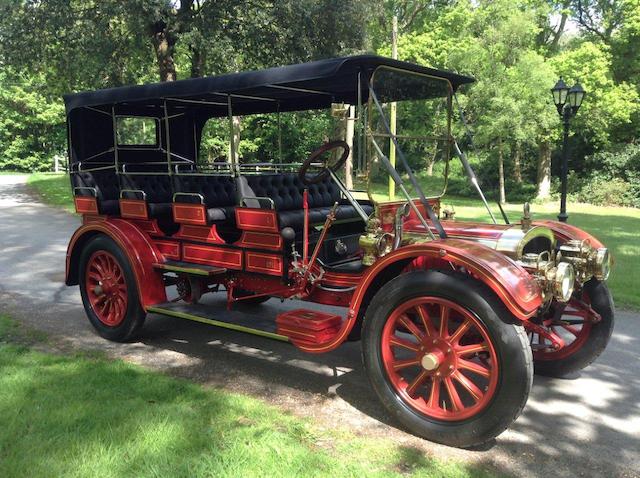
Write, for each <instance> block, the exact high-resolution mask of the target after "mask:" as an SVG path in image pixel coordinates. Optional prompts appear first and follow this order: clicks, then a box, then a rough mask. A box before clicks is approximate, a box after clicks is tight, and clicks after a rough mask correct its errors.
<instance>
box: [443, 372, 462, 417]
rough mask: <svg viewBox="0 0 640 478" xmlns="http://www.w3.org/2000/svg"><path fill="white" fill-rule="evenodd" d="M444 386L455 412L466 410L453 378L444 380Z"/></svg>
mask: <svg viewBox="0 0 640 478" xmlns="http://www.w3.org/2000/svg"><path fill="white" fill-rule="evenodd" d="M444 386H445V387H446V389H447V394H448V395H449V398H450V399H451V406H452V407H453V411H454V412H458V411H460V410H462V409H463V408H464V404H463V403H462V400H461V399H460V394H459V393H458V391H457V390H456V386H455V384H454V383H453V380H452V379H451V377H446V378H445V379H444Z"/></svg>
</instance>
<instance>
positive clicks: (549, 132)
mask: <svg viewBox="0 0 640 478" xmlns="http://www.w3.org/2000/svg"><path fill="white" fill-rule="evenodd" d="M394 15H396V16H397V17H398V28H399V42H398V51H399V58H400V59H402V60H408V61H414V62H417V63H420V64H424V65H427V66H432V67H436V68H445V69H450V70H454V71H457V72H460V73H464V74H469V75H471V76H474V77H476V78H477V80H478V81H477V82H476V83H475V84H474V85H472V86H470V87H465V88H464V89H463V90H462V91H461V92H460V94H459V96H458V100H459V103H460V105H461V106H462V108H463V111H464V113H465V116H466V119H467V120H468V122H469V126H470V129H471V131H472V136H473V150H472V154H471V158H472V161H473V162H474V163H475V165H476V168H477V169H478V172H479V176H480V178H481V181H482V182H483V183H484V185H485V186H487V187H488V188H489V189H492V190H494V191H495V192H496V195H497V196H498V197H501V196H502V197H504V196H506V198H515V197H519V196H522V195H524V196H527V197H529V196H532V195H535V194H538V195H540V196H542V197H544V196H546V195H548V194H549V193H550V192H552V191H553V188H551V186H552V185H551V183H550V177H551V172H552V171H555V170H556V168H557V167H558V165H557V164H556V163H557V162H556V161H555V159H557V156H556V155H552V151H555V150H557V144H558V141H559V139H560V138H559V133H560V120H559V118H558V115H557V113H556V111H555V108H554V106H553V104H552V101H551V95H550V93H549V89H550V88H551V86H553V84H554V83H555V81H556V79H557V78H558V77H559V76H560V75H562V76H563V78H564V79H565V81H566V82H567V83H568V84H573V82H576V81H579V82H580V83H581V84H582V85H583V86H584V88H585V89H586V90H587V91H588V93H587V97H586V100H585V102H584V104H583V106H582V108H581V110H580V111H579V113H578V115H577V116H576V118H575V119H574V120H573V122H572V131H573V136H572V156H571V164H570V167H571V169H572V171H573V173H572V174H573V177H574V178H575V179H574V180H573V182H572V185H573V186H572V187H573V188H574V192H575V193H576V194H579V193H580V188H582V187H583V186H582V185H584V184H586V182H588V181H590V180H592V179H594V178H595V177H596V176H597V177H598V178H600V179H601V180H606V178H613V177H616V178H618V179H620V180H622V181H627V182H628V181H631V179H630V178H631V176H629V175H628V174H627V175H625V174H624V172H623V171H622V169H616V165H621V164H624V165H625V166H624V168H626V169H627V170H634V171H635V170H640V165H635V166H634V163H633V161H637V158H638V155H637V154H635V152H632V153H630V152H629V151H631V150H633V148H634V147H635V146H634V145H635V144H636V143H637V141H638V131H640V59H639V58H640V57H639V56H638V54H637V52H638V50H639V48H640V0H617V1H615V2H612V1H609V0H492V1H488V0H480V1H475V0H430V1H424V0H358V1H353V2H341V1H338V0H279V1H275V0H234V1H231V0H130V1H126V2H122V1H117V0H101V1H98V0H3V1H2V2H0V67H1V72H0V105H1V106H2V108H1V109H0V169H22V170H46V169H50V167H51V164H52V158H53V157H54V155H62V154H64V150H65V147H66V141H65V130H64V116H63V115H64V111H63V108H62V105H61V98H60V97H61V95H62V94H63V93H67V92H71V91H81V90H89V89H97V88H105V87H111V86H120V85H126V84H136V83H138V84H139V83H145V82H153V81H172V80H175V79H181V78H188V77H198V76H206V75H214V74H220V73H225V72H231V71H240V70H245V69H259V68H265V67H269V66H276V65H282V64H288V63H296V62H303V61H309V60H314V59H320V58H327V57H331V56H338V55H346V54H353V53H364V52H375V53H379V54H383V55H390V52H391V46H390V39H391V32H390V30H391V23H392V21H391V20H392V17H393V16H394ZM456 116H457V113H456ZM306 119H307V120H309V121H311V123H308V122H307V123H305V124H304V125H303V124H302V123H300V122H299V121H300V120H299V119H296V118H293V117H292V118H287V119H285V120H284V122H285V123H286V124H285V125H284V126H286V127H284V128H283V130H282V131H283V133H282V137H280V138H277V141H279V142H280V144H282V145H287V148H286V150H287V151H288V152H290V153H291V154H294V153H293V152H295V154H304V151H305V149H306V148H308V147H310V146H309V145H310V144H311V140H309V138H310V137H312V136H313V137H314V138H315V137H316V136H318V135H319V134H320V133H319V132H320V131H321V130H322V128H326V127H327V125H328V124H329V123H330V122H329V121H328V120H327V118H326V117H325V116H323V115H322V114H309V115H308V117H307V118H306ZM458 119H459V118H458ZM276 126H277V125H276V124H275V123H273V121H270V120H269V119H268V118H264V117H255V118H251V119H247V120H246V121H245V122H243V125H242V128H243V130H245V132H246V133H247V134H243V136H242V138H243V139H242V141H243V142H242V144H241V147H242V148H244V153H245V155H247V156H248V157H251V156H252V155H253V156H256V157H258V156H260V155H264V154H269V152H268V151H267V149H268V148H266V146H265V145H266V144H267V143H268V142H273V141H276V136H277V135H278V133H277V127H276ZM212 128H213V129H212V131H214V132H215V127H212ZM411 128H412V129H413V130H415V131H417V129H419V126H418V124H417V123H416V124H413V125H412V126H411ZM219 131H221V129H220V128H219ZM305 132H306V133H305ZM454 132H455V135H456V136H457V137H458V139H459V140H461V141H463V142H464V143H465V146H466V147H468V148H470V147H471V146H472V145H471V143H470V142H469V140H468V138H467V136H466V134H465V131H464V129H463V128H462V127H461V125H460V123H458V124H456V126H455V129H454ZM305 135H306V136H305ZM252 138H253V139H252ZM205 142H206V144H207V145H209V146H208V148H209V152H208V154H209V155H210V156H211V155H217V154H222V153H223V152H224V148H225V146H224V143H223V142H221V141H220V140H219V138H217V137H216V135H215V134H213V133H212V134H211V135H209V136H207V137H206V138H205ZM629 148H632V149H631V150H630V149H629ZM633 151H635V150H633ZM612 155H613V156H612ZM616 155H620V158H621V159H616V158H617V157H618V156H616ZM597 158H605V159H606V160H607V162H608V163H607V164H609V167H607V168H606V171H605V173H606V174H605V173H603V172H602V171H600V168H599V165H598V161H597ZM612 158H613V159H612ZM552 159H553V161H552ZM603 160H604V159H603ZM425 164H426V163H420V164H416V165H414V167H417V168H424V167H425ZM620 167H621V168H622V166H620ZM429 168H430V166H429ZM501 171H502V174H499V173H500V172H501ZM601 173H602V174H605V176H606V178H605V179H603V177H602V174H601ZM500 177H502V179H501V180H500V179H499V178H500ZM452 186H453V188H454V192H458V193H464V192H465V190H464V188H462V187H460V188H458V189H457V190H456V189H455V182H454V183H453V184H452ZM583 189H584V188H583ZM631 190H632V189H631ZM584 191H586V189H584ZM585 194H586V193H585ZM627 202H628V201H627ZM631 203H633V201H631ZM638 203H639V204H640V198H639V199H638Z"/></svg>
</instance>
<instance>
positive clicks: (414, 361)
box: [391, 359, 420, 370]
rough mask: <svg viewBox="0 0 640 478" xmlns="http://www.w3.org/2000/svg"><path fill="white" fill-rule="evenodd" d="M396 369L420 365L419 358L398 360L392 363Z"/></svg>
mask: <svg viewBox="0 0 640 478" xmlns="http://www.w3.org/2000/svg"><path fill="white" fill-rule="evenodd" d="M391 365H392V366H393V369H394V370H402V369H403V368H407V367H412V366H414V365H420V360H418V359H408V360H398V361H396V362H393V363H392V364H391Z"/></svg>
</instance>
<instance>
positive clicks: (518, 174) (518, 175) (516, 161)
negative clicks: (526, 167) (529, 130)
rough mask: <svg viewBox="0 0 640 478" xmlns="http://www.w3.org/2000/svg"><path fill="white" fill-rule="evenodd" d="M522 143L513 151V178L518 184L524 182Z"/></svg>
mask: <svg viewBox="0 0 640 478" xmlns="http://www.w3.org/2000/svg"><path fill="white" fill-rule="evenodd" d="M521 163H522V145H521V144H520V143H518V144H516V150H515V152H514V153H513V178H514V179H515V180H516V182H517V183H518V184H522V164H521Z"/></svg>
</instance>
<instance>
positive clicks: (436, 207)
mask: <svg viewBox="0 0 640 478" xmlns="http://www.w3.org/2000/svg"><path fill="white" fill-rule="evenodd" d="M428 202H429V205H430V206H431V208H432V209H433V211H434V212H435V213H436V215H439V213H440V199H438V198H433V199H429V200H428ZM405 203H406V201H393V202H384V203H381V204H379V205H378V212H379V214H378V217H379V218H380V222H381V226H382V229H383V230H384V231H385V232H391V231H392V230H393V223H394V221H395V216H396V210H397V209H398V207H400V206H402V205H403V204H405ZM413 203H414V204H415V205H416V208H417V209H418V211H420V214H422V217H427V212H426V210H425V207H424V206H423V204H422V202H421V201H420V200H419V199H414V201H413ZM411 223H416V224H421V223H420V220H419V219H418V216H416V213H415V211H414V210H413V209H410V210H409V215H408V216H407V217H406V218H405V224H411Z"/></svg>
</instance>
